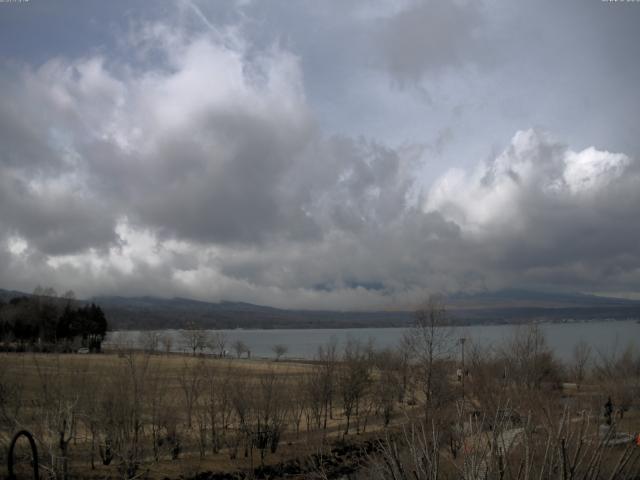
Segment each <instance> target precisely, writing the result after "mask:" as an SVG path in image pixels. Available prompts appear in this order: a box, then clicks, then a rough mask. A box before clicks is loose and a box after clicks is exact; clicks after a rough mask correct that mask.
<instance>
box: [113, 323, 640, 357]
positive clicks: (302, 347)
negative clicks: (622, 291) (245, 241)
mask: <svg viewBox="0 0 640 480" xmlns="http://www.w3.org/2000/svg"><path fill="white" fill-rule="evenodd" d="M518 328H523V327H522V326H518V325H474V326H464V327H457V328H456V329H455V331H454V333H453V336H455V337H456V338H461V337H464V338H467V339H468V340H469V343H468V345H469V344H470V343H475V344H478V345H481V346H483V347H496V348H497V347H500V345H502V344H504V343H505V342H506V341H508V340H509V339H510V338H512V337H513V336H514V334H515V332H516V331H517V329H518ZM540 328H541V329H542V330H543V331H544V333H545V335H546V338H547V343H548V344H549V346H550V347H551V348H552V349H553V350H554V352H555V353H556V355H557V356H558V357H559V358H561V359H564V360H567V359H570V358H571V355H572V352H573V348H574V347H575V345H576V344H577V343H578V342H580V341H585V342H586V343H588V344H589V345H591V347H592V348H593V349H594V353H597V352H600V353H602V354H605V355H606V354H608V353H611V352H613V351H620V350H623V349H624V348H626V347H627V346H629V345H633V346H635V347H637V346H638V345H637V342H638V341H640V323H637V322H636V321H633V320H629V321H591V322H576V323H542V324H540ZM217 331H219V332H223V333H224V334H225V335H226V338H227V345H228V346H227V349H228V350H229V351H231V350H232V349H231V345H232V343H233V342H235V341H237V340H241V341H243V342H244V343H245V344H246V345H247V346H248V347H249V349H250V350H251V355H252V357H273V355H274V354H273V352H272V347H273V346H274V345H277V344H283V345H286V346H287V348H288V353H287V354H286V355H285V358H300V359H310V358H313V356H314V355H315V353H316V352H317V350H318V347H319V346H320V345H326V344H327V343H328V342H329V341H331V339H332V338H335V339H336V340H337V341H338V346H339V347H340V345H344V344H345V342H346V341H347V340H348V339H349V338H354V339H359V340H362V341H368V340H369V339H371V340H372V341H373V342H374V344H375V346H376V347H378V348H387V347H395V346H396V345H398V343H399V342H400V340H401V338H402V336H403V335H404V334H405V332H406V331H407V329H406V328H345V329H283V330H241V329H236V330H217ZM147 333H148V332H139V331H135V330H127V331H118V332H109V334H108V335H107V338H106V340H105V344H104V345H105V347H111V346H115V345H116V344H119V345H127V346H132V347H134V348H139V347H141V346H142V344H143V343H142V342H143V337H144V335H145V334H147ZM155 333H158V334H159V335H170V336H171V337H172V351H174V352H183V351H187V350H188V347H187V346H186V343H185V341H184V337H183V335H182V334H181V330H163V331H161V332H155ZM159 348H162V347H161V346H160V347H159Z"/></svg>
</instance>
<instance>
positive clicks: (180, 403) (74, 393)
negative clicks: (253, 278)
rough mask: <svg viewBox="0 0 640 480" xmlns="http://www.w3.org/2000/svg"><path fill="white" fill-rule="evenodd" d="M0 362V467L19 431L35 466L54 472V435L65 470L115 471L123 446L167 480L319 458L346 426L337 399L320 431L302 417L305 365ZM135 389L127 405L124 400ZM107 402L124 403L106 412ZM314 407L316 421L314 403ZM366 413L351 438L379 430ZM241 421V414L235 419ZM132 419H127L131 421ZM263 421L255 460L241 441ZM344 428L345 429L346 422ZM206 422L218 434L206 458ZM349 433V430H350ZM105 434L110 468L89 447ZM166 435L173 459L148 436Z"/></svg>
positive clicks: (98, 358)
mask: <svg viewBox="0 0 640 480" xmlns="http://www.w3.org/2000/svg"><path fill="white" fill-rule="evenodd" d="M0 363H1V365H2V370H1V372H0V383H1V384H2V386H3V398H2V402H3V403H2V405H1V406H0V408H2V412H0V413H1V414H2V428H1V430H0V448H1V450H2V453H1V454H0V455H2V456H3V459H2V460H3V462H4V455H6V450H7V444H8V441H9V438H10V436H11V434H12V432H13V431H15V430H17V429H21V428H25V429H27V430H29V431H31V432H33V433H34V435H35V436H36V439H37V440H38V445H39V448H40V457H41V463H44V464H47V463H48V464H49V465H50V468H56V469H60V468H61V467H60V465H57V464H56V462H58V463H59V460H60V459H59V458H58V457H60V456H61V451H60V448H59V441H58V438H59V436H60V434H61V432H62V435H63V437H65V438H68V439H69V442H68V446H67V452H66V455H67V457H68V463H67V465H66V467H65V468H67V469H68V471H69V472H75V474H82V475H96V476H97V477H99V478H104V477H105V476H111V477H118V476H119V475H121V472H118V469H117V467H116V466H115V464H116V463H118V462H117V461H118V460H119V461H120V462H122V461H124V460H125V459H126V458H125V457H126V455H127V454H128V452H129V451H130V450H133V449H137V450H136V455H138V458H137V463H138V464H139V465H138V469H139V470H140V471H144V472H145V476H148V477H150V478H165V477H170V478H174V477H177V476H180V475H182V476H189V475H195V474H196V473H197V472H199V471H209V470H211V471H236V470H242V469H247V468H249V467H251V466H253V467H255V466H257V465H259V464H261V463H265V464H276V463H280V462H284V461H286V460H290V459H292V458H304V457H307V456H309V455H313V454H317V453H319V452H322V451H323V449H325V447H326V446H327V445H328V444H329V443H331V442H332V441H334V440H335V439H337V438H342V437H343V434H344V430H345V421H346V420H345V417H344V415H343V412H342V409H341V408H338V405H337V403H338V402H337V401H336V405H333V406H330V411H329V412H327V414H326V417H327V418H326V427H325V421H324V414H322V412H320V413H321V415H322V418H317V419H316V420H317V421H319V422H320V425H319V424H318V422H317V421H314V420H313V419H312V418H311V417H312V416H313V412H312V411H311V410H312V409H313V408H314V407H313V406H310V405H308V403H313V401H312V400H311V399H309V398H308V395H309V394H308V392H305V391H304V390H305V386H308V385H309V383H310V382H312V381H313V378H314V374H317V368H318V367H317V365H314V364H313V363H301V362H290V361H279V362H275V361H273V360H248V359H219V358H213V357H193V356H187V355H178V354H171V355H146V354H143V353H140V352H138V353H131V352H130V353H105V354H98V355H86V354H85V355H81V354H64V355H55V354H29V353H27V354H0ZM315 378H317V377H315ZM135 390H138V392H139V398H137V399H136V398H135V394H134V395H131V391H135ZM189 402H191V403H192V406H191V407H190V406H189ZM114 403H115V404H117V403H122V404H123V405H125V406H124V407H122V406H117V405H116V408H114V405H113V404H114ZM362 405H363V406H364V401H363V402H362ZM315 408H316V417H317V416H318V411H317V409H318V408H322V407H321V406H319V405H316V407H315ZM366 408H367V412H366V413H363V412H358V418H357V431H358V433H359V434H360V435H357V437H359V438H360V437H362V438H365V437H366V433H365V432H364V431H363V430H365V429H366V430H367V431H368V432H369V433H371V432H375V431H376V430H379V429H380V428H381V427H382V422H381V420H380V418H377V417H376V415H375V414H374V407H373V406H372V405H370V404H369V403H367V407H366ZM190 409H191V410H192V411H191V414H189V413H188V412H189V410H190ZM212 410H215V411H214V412H213V413H211V411H212ZM210 415H213V418H212V417H211V416H210ZM243 415H245V416H246V417H245V418H241V417H242V416H243ZM365 415H366V417H367V418H366V420H365V418H364V416H365ZM402 415H403V414H401V413H400V412H399V411H398V412H397V416H402ZM132 416H137V419H136V420H131V417H132ZM269 416H271V417H272V418H275V420H271V419H269V418H268V417H269ZM294 416H295V418H294ZM189 417H190V418H189ZM225 417H226V418H225ZM365 421H366V426H365V425H364V424H363V423H364V422H365ZM136 422H137V423H138V424H139V425H136ZM272 422H276V423H277V424H278V425H277V428H278V429H279V432H278V435H279V436H280V438H279V441H278V444H277V449H275V451H272V449H271V447H270V446H269V447H268V448H266V449H264V450H266V454H265V455H264V457H263V458H261V456H260V453H259V448H258V446H257V445H256V443H257V442H256V440H250V439H249V440H247V437H251V435H255V434H256V432H255V431H252V429H253V430H255V429H256V427H255V425H256V424H260V425H262V426H263V427H265V428H271V427H273V425H272ZM351 422H352V425H355V423H354V420H353V419H352V420H351ZM212 423H217V425H215V427H217V428H218V429H219V430H222V429H224V432H223V433H222V434H221V436H222V437H224V438H223V439H222V440H220V444H219V445H218V447H217V448H216V450H217V451H216V452H215V453H214V451H213V448H212V440H211V436H212ZM296 423H297V426H296ZM259 428H260V427H259ZM154 429H155V430H156V432H155V434H154V433H153V430H154ZM351 432H352V434H353V433H356V431H355V430H354V427H353V426H352V427H351ZM258 433H259V432H258ZM362 434H364V436H363V435H362ZM136 436H137V437H138V438H137V439H134V438H133V437H136ZM202 436H204V437H205V438H202ZM352 436H353V435H352ZM115 437H118V438H119V439H120V440H119V442H120V445H119V447H117V448H118V449H119V450H120V451H119V452H117V454H116V458H114V460H113V461H112V462H111V464H110V465H108V466H106V465H103V464H102V463H103V462H102V461H101V458H100V455H99V450H100V448H101V446H102V449H103V450H104V448H105V445H106V443H107V442H108V441H109V439H111V441H112V442H113V441H114V440H115ZM168 437H179V442H180V452H179V454H177V455H176V454H175V453H174V452H172V451H171V450H172V449H171V447H169V446H166V447H165V445H167V443H164V445H161V446H160V447H158V448H157V451H156V452H155V453H154V445H157V444H158V439H166V438H168ZM165 442H166V440H165ZM247 443H249V445H248V446H247ZM171 445H173V446H175V442H173V444H171ZM114 448H115V447H114ZM92 452H93V453H92ZM92 457H93V461H92ZM92 464H93V468H92Z"/></svg>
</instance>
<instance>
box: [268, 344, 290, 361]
mask: <svg viewBox="0 0 640 480" xmlns="http://www.w3.org/2000/svg"><path fill="white" fill-rule="evenodd" d="M271 350H272V351H273V353H274V354H275V356H276V362H278V361H280V358H281V357H282V356H283V355H286V354H287V352H288V351H289V347H287V346H286V345H283V344H277V345H274V346H273V347H272V348H271Z"/></svg>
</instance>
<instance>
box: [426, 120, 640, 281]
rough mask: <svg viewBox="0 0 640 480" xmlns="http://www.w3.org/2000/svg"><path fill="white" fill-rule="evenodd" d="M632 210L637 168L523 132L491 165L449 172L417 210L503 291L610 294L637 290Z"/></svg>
mask: <svg viewBox="0 0 640 480" xmlns="http://www.w3.org/2000/svg"><path fill="white" fill-rule="evenodd" d="M639 202H640V165H639V163H638V161H637V159H634V158H630V157H628V156H627V155H624V154H621V153H611V152H607V151H600V150H597V149H596V148H595V147H589V148H586V149H584V150H581V151H578V152H576V151H573V150H571V149H570V148H569V147H567V146H566V145H563V144H561V143H559V142H557V141H555V140H554V139H553V138H551V137H550V136H549V135H548V134H544V133H541V132H539V131H536V130H526V131H520V132H518V133H516V135H515V136H514V137H513V139H512V141H511V144H510V145H509V147H508V148H507V149H505V150H504V151H503V152H502V153H501V154H500V155H498V156H497V157H496V158H495V159H493V160H492V161H490V162H486V163H482V164H480V165H478V166H477V167H476V168H475V169H473V170H472V171H462V170H450V171H449V172H447V173H446V174H445V175H444V176H443V177H441V178H440V179H439V180H438V181H437V182H436V183H435V184H434V185H433V187H432V189H431V191H430V192H429V195H428V198H427V199H426V201H425V205H424V209H425V211H427V212H438V213H440V214H441V215H442V216H443V217H444V218H445V219H446V220H448V221H451V222H453V223H455V224H456V225H457V226H458V227H459V228H460V230H461V232H462V236H463V238H464V239H465V242H466V243H468V245H469V247H470V248H473V249H474V250H476V252H477V256H478V258H482V257H484V258H487V259H488V261H487V262H480V263H479V264H478V265H477V267H476V268H477V269H478V270H479V271H483V272H487V273H490V274H491V275H492V276H497V277H498V278H501V279H502V280H501V281H502V283H503V284H504V283H507V282H509V281H512V282H514V283H518V284H527V283H528V284H530V285H534V286H538V287H540V286H546V287H547V288H549V287H552V286H556V287H561V288H569V289H570V288H574V289H575V288H578V289H580V288H582V289H590V288H596V287H598V288H600V289H606V288H610V289H611V290H610V291H614V290H615V288H625V283H627V284H626V288H628V287H630V286H631V285H637V278H636V277H637V272H638V266H639V265H640V247H639V246H638V244H637V242H635V240H634V239H637V238H638V236H639V235H640V227H639V226H638V225H637V222H636V221H634V220H633V219H634V218H636V217H637V207H636V206H637V205H638V204H640V203H639ZM631 277H633V278H635V280H634V281H633V282H632V283H631V284H629V283H628V282H629V279H630V278H631ZM634 288H635V287H634Z"/></svg>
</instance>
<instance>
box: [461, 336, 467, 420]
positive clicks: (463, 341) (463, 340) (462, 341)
mask: <svg viewBox="0 0 640 480" xmlns="http://www.w3.org/2000/svg"><path fill="white" fill-rule="evenodd" d="M466 341H467V339H466V338H464V337H461V338H460V348H461V350H462V409H463V410H464V377H465V374H466V372H465V369H464V343H465V342H466Z"/></svg>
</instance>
